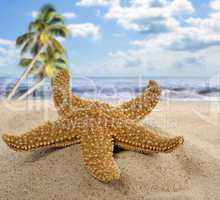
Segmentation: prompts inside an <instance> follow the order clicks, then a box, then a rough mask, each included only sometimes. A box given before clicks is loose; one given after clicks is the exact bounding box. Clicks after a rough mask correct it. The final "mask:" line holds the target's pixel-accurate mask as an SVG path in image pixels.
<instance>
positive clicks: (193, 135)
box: [0, 100, 220, 200]
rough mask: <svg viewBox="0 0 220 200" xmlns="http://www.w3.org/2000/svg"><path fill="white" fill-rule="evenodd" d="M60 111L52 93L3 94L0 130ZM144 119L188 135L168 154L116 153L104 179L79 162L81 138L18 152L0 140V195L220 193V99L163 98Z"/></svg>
mask: <svg viewBox="0 0 220 200" xmlns="http://www.w3.org/2000/svg"><path fill="white" fill-rule="evenodd" d="M56 118H57V113H56V110H55V108H54V106H53V103H52V101H49V100H48V101H46V100H44V101H40V100H39V101H37V100H35V101H29V102H27V101H20V102H13V101H12V102H10V103H6V102H4V101H2V102H0V135H2V134H3V133H13V134H21V133H23V132H25V131H27V130H29V129H31V128H33V127H36V126H38V125H40V124H42V123H44V122H45V121H46V120H48V119H50V120H54V119H56ZM141 123H143V124H145V123H148V124H151V125H152V126H156V127H158V128H160V129H162V130H164V131H166V132H167V133H168V134H169V135H170V136H174V135H183V136H184V138H185V143H184V145H183V146H181V147H180V148H179V149H177V150H176V151H175V152H173V153H171V154H156V155H143V154H139V153H134V152H129V151H122V152H119V153H116V154H115V159H116V161H117V163H118V165H119V167H120V169H121V179H120V180H119V181H116V182H113V183H110V184H103V183H101V182H99V181H98V180H96V179H94V178H93V177H92V176H91V175H90V174H88V172H87V171H86V170H85V168H84V166H83V162H82V160H81V155H80V148H79V145H74V146H70V147H67V148H63V149H42V150H39V151H36V152H32V153H18V152H14V151H12V150H11V149H9V148H8V147H7V146H6V145H5V144H4V143H3V142H2V140H0V199H3V200H6V199H8V200H30V199H32V200H38V199H39V200H44V199H45V200H46V199H64V200H98V199H102V200H104V199H105V200H111V199H114V200H116V199H117V200H127V199H131V200H141V199H147V200H148V199H149V200H151V199H152V200H159V199H163V200H168V199H169V200H171V199H178V200H186V199H189V200H192V199H195V200H203V199H204V200H208V199H210V200H217V199H220V103H219V102H183V101H176V102H175V101H163V102H161V103H160V104H159V105H158V106H157V107H156V109H155V110H154V111H153V112H152V113H151V114H150V115H148V116H147V117H146V118H145V119H144V120H143V121H142V122H141Z"/></svg>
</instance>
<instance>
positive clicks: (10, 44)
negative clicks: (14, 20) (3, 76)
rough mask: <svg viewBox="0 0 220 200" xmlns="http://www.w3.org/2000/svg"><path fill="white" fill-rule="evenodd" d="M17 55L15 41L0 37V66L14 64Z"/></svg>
mask: <svg viewBox="0 0 220 200" xmlns="http://www.w3.org/2000/svg"><path fill="white" fill-rule="evenodd" d="M18 57H19V52H18V50H17V49H16V47H15V42H14V41H11V40H7V39H2V38H0V67H1V66H2V67H7V66H8V65H11V64H15V63H16V62H17V60H18Z"/></svg>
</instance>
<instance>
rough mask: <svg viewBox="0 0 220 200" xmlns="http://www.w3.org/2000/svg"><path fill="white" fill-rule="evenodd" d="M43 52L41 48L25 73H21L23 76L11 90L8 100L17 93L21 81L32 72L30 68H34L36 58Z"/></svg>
mask: <svg viewBox="0 0 220 200" xmlns="http://www.w3.org/2000/svg"><path fill="white" fill-rule="evenodd" d="M40 53H41V50H40V51H39V52H38V53H37V55H36V56H35V57H34V59H33V60H32V62H31V63H30V65H29V66H28V68H27V69H26V70H25V71H24V72H23V74H22V75H21V77H20V78H19V79H18V80H17V82H16V84H15V86H14V88H13V89H12V90H11V92H10V93H9V95H8V97H7V100H10V99H11V98H12V97H13V96H14V95H15V93H16V91H17V89H18V87H19V86H20V84H21V82H22V81H23V80H24V79H25V78H26V77H27V75H28V73H29V72H30V70H31V69H32V68H33V66H34V63H35V62H36V60H37V59H38V57H39V55H40Z"/></svg>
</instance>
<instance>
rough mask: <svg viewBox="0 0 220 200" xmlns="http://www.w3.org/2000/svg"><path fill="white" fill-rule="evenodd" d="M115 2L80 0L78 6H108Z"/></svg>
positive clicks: (108, 0)
mask: <svg viewBox="0 0 220 200" xmlns="http://www.w3.org/2000/svg"><path fill="white" fill-rule="evenodd" d="M113 1H114V0H80V1H79V2H77V3H76V5H78V6H87V7H89V6H108V5H110V4H111V3H112V2H113Z"/></svg>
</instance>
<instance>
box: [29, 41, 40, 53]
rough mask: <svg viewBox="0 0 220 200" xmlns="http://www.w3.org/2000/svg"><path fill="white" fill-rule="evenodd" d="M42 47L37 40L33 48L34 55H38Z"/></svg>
mask: <svg viewBox="0 0 220 200" xmlns="http://www.w3.org/2000/svg"><path fill="white" fill-rule="evenodd" d="M40 49H41V45H40V44H39V42H36V43H35V44H34V45H33V46H32V48H31V53H32V54H33V55H37V54H38V52H39V51H40Z"/></svg>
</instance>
